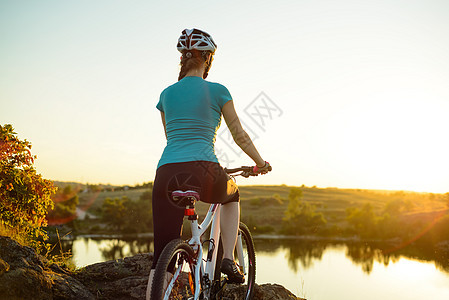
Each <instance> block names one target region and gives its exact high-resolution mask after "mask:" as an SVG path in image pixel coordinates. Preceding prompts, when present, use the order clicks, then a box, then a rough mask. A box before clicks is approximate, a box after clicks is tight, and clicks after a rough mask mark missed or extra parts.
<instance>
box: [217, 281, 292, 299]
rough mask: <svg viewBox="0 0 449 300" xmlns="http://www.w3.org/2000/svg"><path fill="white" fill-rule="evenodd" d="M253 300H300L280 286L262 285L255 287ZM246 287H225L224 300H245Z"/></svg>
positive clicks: (232, 285)
mask: <svg viewBox="0 0 449 300" xmlns="http://www.w3.org/2000/svg"><path fill="white" fill-rule="evenodd" d="M255 287H256V289H255V291H254V295H253V298H254V299H257V300H288V299H291V300H300V298H298V297H296V296H295V295H293V294H292V293H291V292H290V291H289V290H287V289H286V288H284V287H283V286H282V285H279V284H269V283H266V284H262V285H258V284H256V285H255ZM244 293H245V287H244V286H241V285H234V284H230V285H227V286H226V287H225V290H224V293H223V300H240V299H244V295H245V294H244Z"/></svg>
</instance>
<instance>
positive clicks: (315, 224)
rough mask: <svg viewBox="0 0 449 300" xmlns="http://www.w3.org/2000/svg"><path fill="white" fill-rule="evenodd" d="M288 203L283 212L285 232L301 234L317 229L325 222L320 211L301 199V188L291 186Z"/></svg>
mask: <svg viewBox="0 0 449 300" xmlns="http://www.w3.org/2000/svg"><path fill="white" fill-rule="evenodd" d="M288 199H289V203H288V206H287V210H286V211H285V213H284V219H283V224H282V225H283V226H282V227H283V229H282V231H283V232H285V233H287V234H302V233H312V232H316V231H318V230H319V229H320V228H321V227H322V226H324V225H325V224H326V219H325V218H324V216H323V214H322V213H317V212H316V208H315V206H313V205H311V204H310V203H306V202H304V201H302V190H301V189H300V188H291V189H290V193H289V195H288Z"/></svg>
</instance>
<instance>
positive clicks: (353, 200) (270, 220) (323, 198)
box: [79, 185, 448, 234]
mask: <svg viewBox="0 0 449 300" xmlns="http://www.w3.org/2000/svg"><path fill="white" fill-rule="evenodd" d="M291 188H293V187H292V186H285V185H281V186H240V187H239V189H240V195H241V219H242V221H243V222H245V223H246V224H248V225H249V226H250V227H251V229H252V231H253V232H254V233H256V234H257V233H259V234H264V233H269V234H277V233H279V232H280V230H281V225H282V224H281V223H282V219H283V217H284V213H285V211H286V209H287V207H288V202H289V201H288V195H289V192H290V190H291ZM299 188H300V189H301V191H302V194H303V198H302V199H303V201H304V203H309V204H311V205H313V207H314V209H315V210H316V212H317V213H322V214H323V216H324V218H325V219H326V221H327V224H326V226H327V228H328V229H329V230H332V233H331V234H340V233H341V231H342V230H343V228H345V226H347V215H348V209H351V208H353V209H354V208H357V209H361V208H363V207H364V206H366V205H367V204H369V205H370V206H371V207H372V209H373V211H374V213H376V214H379V215H380V214H382V213H383V212H384V211H385V209H386V208H387V207H390V206H393V205H391V204H394V203H400V204H401V207H400V209H401V212H402V215H408V216H412V215H415V214H432V212H436V211H442V210H445V209H447V205H448V199H447V194H445V195H442V194H430V193H415V192H404V191H376V190H360V189H338V188H316V187H305V186H302V187H299ZM148 190H149V189H144V188H130V189H127V190H123V189H119V190H117V189H116V190H115V191H102V192H80V193H79V207H80V208H81V209H83V210H86V211H87V212H89V213H91V214H92V215H98V214H99V213H100V208H101V205H102V203H103V202H104V200H105V199H107V198H111V199H113V198H122V197H128V198H129V199H131V200H132V201H137V200H138V199H139V198H140V196H141V195H142V194H143V193H144V192H145V191H148ZM207 208H208V205H207V204H205V203H198V204H197V211H198V213H199V214H200V216H201V215H204V214H205V212H206V210H207ZM389 209H391V207H390V208H389ZM398 209H399V208H398ZM410 219H413V218H410ZM311 234H313V233H311Z"/></svg>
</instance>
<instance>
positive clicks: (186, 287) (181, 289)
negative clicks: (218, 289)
mask: <svg viewBox="0 0 449 300" xmlns="http://www.w3.org/2000/svg"><path fill="white" fill-rule="evenodd" d="M194 270H195V254H194V251H193V249H192V247H191V246H190V245H189V244H187V243H186V242H184V241H182V240H180V239H176V240H172V241H171V242H170V243H168V244H167V245H166V246H165V248H164V250H163V251H162V253H161V256H160V257H159V260H158V262H157V264H156V270H155V272H154V279H153V285H152V288H151V299H152V300H172V299H176V300H178V299H179V300H181V299H193V296H194V295H195V271H194ZM167 272H169V273H167ZM167 274H168V276H167ZM170 274H171V275H172V276H171V275H170ZM167 277H172V278H171V280H170V281H168V280H167ZM169 279H170V278H169Z"/></svg>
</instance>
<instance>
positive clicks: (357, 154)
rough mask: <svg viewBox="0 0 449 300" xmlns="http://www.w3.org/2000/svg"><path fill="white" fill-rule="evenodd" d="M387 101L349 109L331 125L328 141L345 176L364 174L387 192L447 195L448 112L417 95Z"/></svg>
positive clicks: (380, 99) (391, 95) (380, 97)
mask: <svg viewBox="0 0 449 300" xmlns="http://www.w3.org/2000/svg"><path fill="white" fill-rule="evenodd" d="M388 95H389V97H388V98H387V97H383V96H386V95H376V99H373V101H370V102H369V103H370V104H369V105H366V103H367V102H366V101H365V102H364V103H365V104H363V106H361V104H354V105H351V106H348V107H345V108H344V109H342V110H341V111H340V112H338V113H337V114H336V115H335V116H334V117H333V118H332V120H331V121H330V122H331V124H329V125H330V126H329V128H330V131H329V138H330V139H331V141H332V144H333V145H336V148H335V152H336V154H335V155H336V156H339V157H341V158H343V159H342V160H341V162H340V163H341V164H345V165H346V168H342V169H345V170H347V173H348V174H346V176H354V175H355V174H364V177H363V180H364V181H367V180H369V182H370V183H371V184H372V185H373V186H377V187H378V188H384V189H401V190H413V191H429V192H444V191H441V190H438V189H441V186H442V182H439V181H442V180H443V179H444V178H445V176H446V175H445V173H446V170H447V168H448V167H449V165H448V161H447V159H446V154H447V153H448V151H449V141H448V140H447V139H446V138H445V134H446V133H445V132H447V129H449V121H448V120H447V118H446V116H445V111H447V107H445V106H444V104H443V103H441V102H439V101H429V99H425V100H423V99H424V98H423V99H420V98H419V95H416V94H404V93H399V92H396V93H391V92H390V93H389V94H388ZM385 99H388V100H385ZM446 106H447V105H446ZM365 174H366V175H365ZM359 184H361V182H359Z"/></svg>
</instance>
